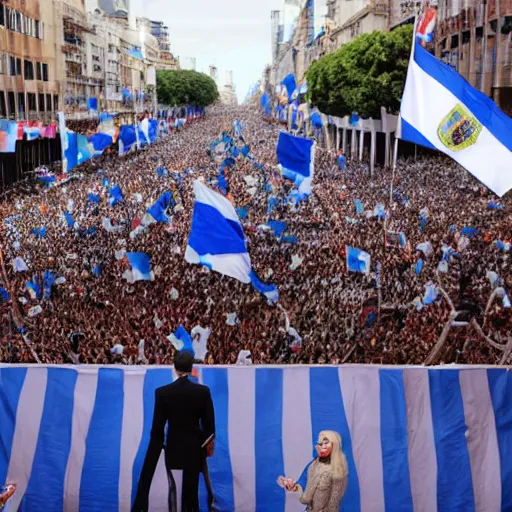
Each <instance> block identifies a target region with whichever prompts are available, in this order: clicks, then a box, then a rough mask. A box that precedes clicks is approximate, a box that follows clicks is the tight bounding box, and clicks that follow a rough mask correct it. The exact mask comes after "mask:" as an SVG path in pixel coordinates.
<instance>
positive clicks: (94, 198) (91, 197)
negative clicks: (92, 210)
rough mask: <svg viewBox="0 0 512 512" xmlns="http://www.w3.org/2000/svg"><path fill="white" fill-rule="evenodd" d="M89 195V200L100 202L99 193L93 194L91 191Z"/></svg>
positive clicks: (95, 202) (93, 202) (94, 202)
mask: <svg viewBox="0 0 512 512" xmlns="http://www.w3.org/2000/svg"><path fill="white" fill-rule="evenodd" d="M87 197H88V200H89V202H90V203H92V204H99V202H100V196H99V194H92V193H91V194H89V195H88V196H87Z"/></svg>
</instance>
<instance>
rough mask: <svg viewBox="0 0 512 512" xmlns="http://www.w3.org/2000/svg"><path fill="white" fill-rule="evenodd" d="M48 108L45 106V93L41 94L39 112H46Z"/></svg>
mask: <svg viewBox="0 0 512 512" xmlns="http://www.w3.org/2000/svg"><path fill="white" fill-rule="evenodd" d="M45 111H46V109H45V107H44V94H39V112H45Z"/></svg>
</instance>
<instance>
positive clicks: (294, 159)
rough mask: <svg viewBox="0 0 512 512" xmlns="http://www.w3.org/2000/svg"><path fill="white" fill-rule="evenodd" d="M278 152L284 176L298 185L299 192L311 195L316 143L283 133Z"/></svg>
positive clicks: (280, 136)
mask: <svg viewBox="0 0 512 512" xmlns="http://www.w3.org/2000/svg"><path fill="white" fill-rule="evenodd" d="M276 152H277V160H278V161H279V163H280V164H281V167H282V173H283V176H284V177H285V178H287V179H291V180H293V182H294V183H295V184H296V185H298V187H299V192H301V193H303V194H308V195H309V194H311V192H312V185H313V174H314V171H315V142H314V141H312V140H310V139H305V138H303V137H295V136H294V135H290V134H289V133H285V132H281V133H280V134H279V139H278V141H277V149H276Z"/></svg>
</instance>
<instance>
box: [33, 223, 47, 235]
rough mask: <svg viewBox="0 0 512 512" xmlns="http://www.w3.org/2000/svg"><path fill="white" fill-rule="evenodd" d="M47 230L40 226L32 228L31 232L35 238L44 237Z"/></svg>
mask: <svg viewBox="0 0 512 512" xmlns="http://www.w3.org/2000/svg"><path fill="white" fill-rule="evenodd" d="M46 233H47V230H46V227H45V226H42V227H40V228H34V229H33V230H32V234H33V235H35V236H36V237H37V238H44V237H45V236H46Z"/></svg>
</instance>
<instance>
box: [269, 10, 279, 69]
mask: <svg viewBox="0 0 512 512" xmlns="http://www.w3.org/2000/svg"><path fill="white" fill-rule="evenodd" d="M270 22H271V26H272V39H271V44H272V62H275V61H276V60H277V56H278V55H279V43H281V42H282V34H281V31H282V28H281V27H282V25H281V11H272V12H271V13H270Z"/></svg>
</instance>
